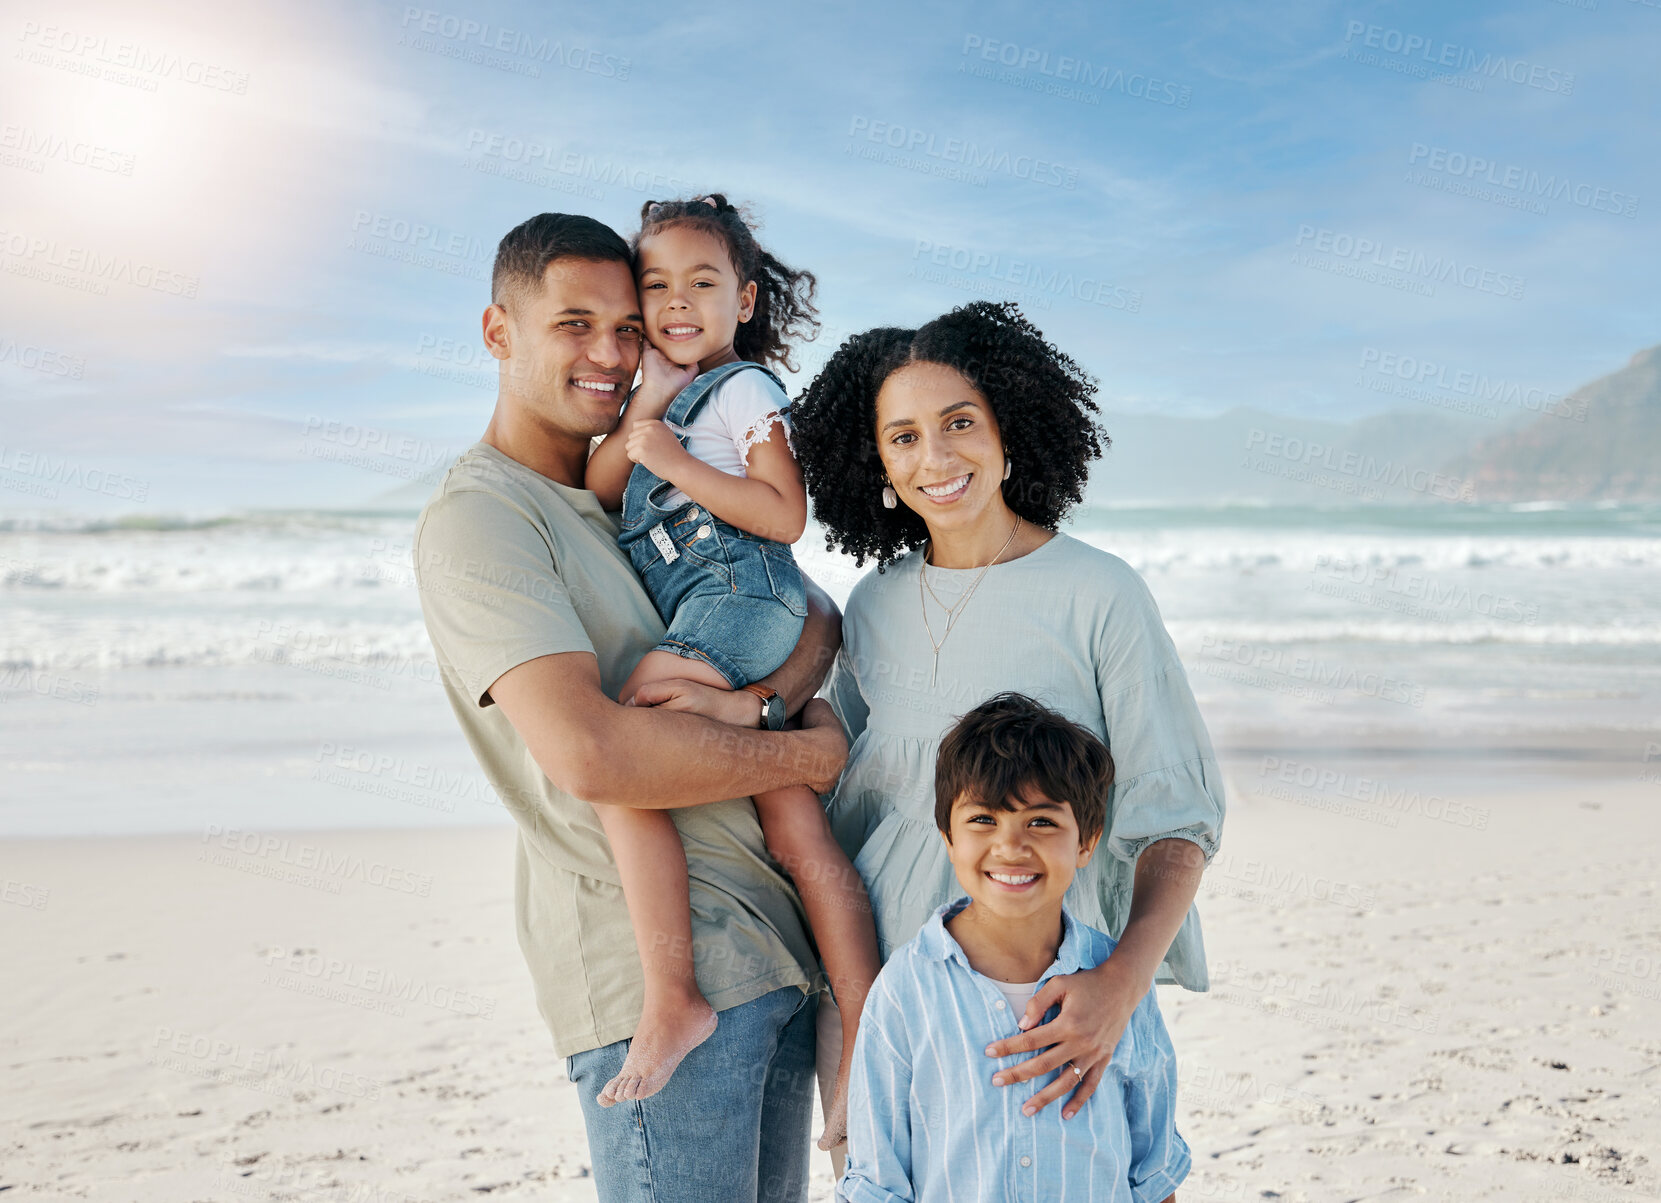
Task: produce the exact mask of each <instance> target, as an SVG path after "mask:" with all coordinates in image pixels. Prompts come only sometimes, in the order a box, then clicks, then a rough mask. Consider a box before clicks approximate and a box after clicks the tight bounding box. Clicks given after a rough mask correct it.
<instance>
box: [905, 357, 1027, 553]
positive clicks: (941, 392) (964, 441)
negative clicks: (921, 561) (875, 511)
mask: <svg viewBox="0 0 1661 1203" xmlns="http://www.w3.org/2000/svg"><path fill="white" fill-rule="evenodd" d="M877 451H878V454H879V455H880V456H881V457H882V466H883V469H884V470H885V471H886V472H887V473H888V480H889V483H890V484H892V485H893V486H894V492H895V493H896V494H898V495H899V499H900V504H902V505H905V506H909V507H910V508H911V509H913V510H915V511H916V512H917V513H918V514H919V515H921V516H922V519H923V521H924V522H925V523H927V524H928V527H929V530H930V532H931V534H932V533H935V532H938V531H948V530H951V531H956V530H965V529H968V528H970V527H973V526H975V525H976V524H977V523H980V522H983V521H987V520H990V519H993V518H995V519H996V520H997V521H998V522H999V523H1001V524H1003V525H1005V526H1007V525H1008V522H1009V518H1008V514H1009V512H1010V511H1009V507H1008V506H1007V505H1006V504H1005V502H1004V499H1003V491H1002V484H1003V474H1004V452H1003V440H1002V439H1001V438H1000V437H999V434H998V420H997V418H996V417H994V416H993V414H992V406H991V404H990V403H989V402H988V401H987V400H986V397H985V396H984V395H982V393H981V392H980V390H979V389H977V388H975V386H974V385H973V384H971V383H969V381H968V379H967V378H965V377H964V375H963V374H962V373H961V372H959V371H958V370H957V369H955V368H949V367H946V366H945V365H944V364H938V363H908V364H906V365H905V366H904V367H902V368H899V369H897V370H895V371H894V372H892V373H890V375H889V377H888V379H887V380H885V381H883V385H882V388H881V389H880V390H879V391H878V393H877Z"/></svg>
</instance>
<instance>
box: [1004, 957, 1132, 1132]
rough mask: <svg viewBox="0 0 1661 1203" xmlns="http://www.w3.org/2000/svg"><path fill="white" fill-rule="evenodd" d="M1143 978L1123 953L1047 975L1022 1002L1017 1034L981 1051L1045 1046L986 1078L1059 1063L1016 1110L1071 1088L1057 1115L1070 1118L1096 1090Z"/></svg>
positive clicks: (1035, 1106) (1028, 1110)
mask: <svg viewBox="0 0 1661 1203" xmlns="http://www.w3.org/2000/svg"><path fill="white" fill-rule="evenodd" d="M1149 984H1150V983H1148V982H1145V981H1142V980H1140V975H1139V974H1138V973H1137V972H1136V971H1135V970H1133V969H1132V968H1131V966H1130V965H1129V963H1128V959H1127V960H1121V959H1120V958H1117V957H1112V956H1110V957H1108V958H1107V960H1105V961H1103V962H1102V963H1101V964H1100V965H1098V966H1096V967H1095V968H1094V969H1085V970H1082V971H1080V972H1078V973H1069V974H1067V975H1065V976H1063V977H1052V978H1051V979H1050V980H1049V981H1048V982H1046V983H1044V988H1043V989H1042V990H1040V991H1038V993H1036V994H1034V995H1033V996H1032V1001H1031V1002H1029V1003H1027V1009H1026V1013H1025V1014H1024V1015H1023V1016H1022V1017H1021V1024H1020V1026H1021V1028H1022V1033H1021V1035H1019V1036H1011V1037H1010V1038H1009V1039H1007V1040H1000V1041H998V1042H997V1043H995V1044H992V1045H988V1046H987V1049H986V1055H987V1056H988V1057H1008V1056H1012V1055H1014V1054H1016V1053H1027V1052H1034V1051H1036V1050H1039V1049H1046V1050H1048V1051H1045V1052H1041V1053H1039V1055H1038V1056H1036V1057H1028V1058H1027V1059H1026V1060H1025V1061H1023V1062H1021V1063H1020V1064H1019V1065H1016V1066H1014V1067H1013V1068H1011V1069H1001V1070H999V1071H998V1072H997V1073H996V1074H994V1075H993V1077H992V1084H993V1085H994V1086H1011V1085H1014V1084H1015V1083H1017V1082H1025V1081H1028V1080H1030V1079H1032V1078H1037V1077H1042V1076H1044V1075H1045V1074H1050V1073H1054V1072H1055V1071H1056V1070H1057V1069H1060V1070H1061V1074H1060V1076H1059V1077H1057V1078H1056V1080H1055V1081H1054V1082H1051V1083H1050V1084H1049V1085H1048V1086H1046V1087H1044V1089H1043V1090H1040V1091H1039V1092H1038V1093H1037V1094H1036V1095H1034V1096H1033V1097H1032V1098H1031V1099H1029V1100H1028V1101H1027V1102H1026V1103H1025V1104H1023V1105H1022V1107H1021V1113H1022V1114H1023V1115H1037V1114H1038V1113H1039V1112H1040V1111H1042V1110H1043V1109H1044V1108H1045V1107H1047V1106H1049V1105H1050V1104H1051V1103H1053V1102H1055V1100H1057V1099H1059V1098H1060V1097H1061V1096H1062V1095H1064V1094H1066V1093H1068V1092H1069V1091H1071V1092H1072V1098H1070V1099H1068V1100H1067V1105H1066V1106H1065V1107H1063V1108H1062V1111H1061V1118H1062V1119H1072V1118H1073V1116H1075V1115H1077V1114H1078V1112H1079V1108H1080V1107H1082V1106H1084V1104H1085V1102H1086V1100H1088V1099H1089V1098H1090V1096H1091V1095H1093V1094H1095V1093H1096V1087H1097V1085H1098V1084H1100V1082H1101V1080H1102V1075H1103V1074H1104V1073H1106V1072H1107V1066H1108V1063H1109V1062H1110V1061H1111V1060H1112V1059H1113V1050H1114V1049H1115V1048H1116V1047H1117V1046H1118V1044H1119V1038H1120V1037H1121V1036H1123V1035H1124V1034H1125V1027H1126V1025H1127V1024H1129V1023H1130V1017H1131V1015H1132V1013H1133V1012H1135V1010H1136V1007H1137V1004H1138V1003H1140V1002H1141V1001H1142V998H1143V996H1144V995H1146V994H1147V992H1148V987H1149ZM1057 1003H1059V1004H1060V1005H1061V1013H1060V1014H1058V1015H1057V1016H1056V1017H1055V1018H1054V1019H1052V1020H1050V1022H1048V1023H1045V1024H1040V1023H1039V1022H1038V1021H1039V1020H1041V1019H1042V1018H1043V1017H1044V1012H1046V1011H1048V1010H1049V1009H1050V1008H1051V1007H1052V1006H1055V1005H1056V1004H1057ZM1035 1025H1036V1026H1035ZM1064 1066H1066V1067H1067V1068H1063V1067H1064ZM1072 1067H1077V1068H1079V1069H1082V1070H1083V1071H1084V1074H1083V1076H1082V1077H1081V1076H1080V1075H1078V1074H1076V1073H1074V1072H1073V1069H1072Z"/></svg>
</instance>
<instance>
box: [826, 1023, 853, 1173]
mask: <svg viewBox="0 0 1661 1203" xmlns="http://www.w3.org/2000/svg"><path fill="white" fill-rule="evenodd" d="M845 1048H847V1049H848V1050H849V1051H847V1052H844V1053H843V1054H842V1064H840V1065H838V1066H837V1067H836V1089H835V1090H833V1091H832V1092H831V1099H830V1102H829V1103H827V1104H826V1105H825V1130H824V1131H823V1132H821V1133H820V1134H819V1147H820V1148H821V1149H823V1150H824V1151H825V1152H827V1153H828V1152H830V1151H831V1150H832V1149H834V1148H836V1146H837V1145H840V1144H846V1143H847V1142H848V1073H849V1070H850V1068H851V1066H852V1064H853V1061H852V1051H851V1050H852V1048H853V1045H851V1044H849V1045H846V1046H845Z"/></svg>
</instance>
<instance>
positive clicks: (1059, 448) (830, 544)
mask: <svg viewBox="0 0 1661 1203" xmlns="http://www.w3.org/2000/svg"><path fill="white" fill-rule="evenodd" d="M910 363H938V364H942V365H944V366H946V367H949V368H954V369H956V370H957V371H958V372H960V373H962V375H963V377H964V378H965V379H966V380H968V381H969V383H970V384H972V385H973V386H974V387H975V388H976V389H977V390H978V391H979V392H980V394H981V395H982V396H984V397H985V398H986V400H987V402H988V403H989V404H990V405H991V407H992V413H993V415H994V416H995V417H996V418H997V420H998V429H999V431H1000V433H1001V434H1002V436H1003V444H1004V450H1005V452H1006V454H1007V455H1008V457H1009V461H1010V465H1011V468H1012V471H1011V473H1010V477H1009V479H1008V480H1006V481H1005V482H1004V485H1003V494H1004V500H1005V501H1006V502H1007V503H1008V504H1009V508H1010V509H1012V510H1014V511H1015V512H1016V513H1017V514H1019V515H1020V516H1021V517H1023V518H1025V519H1026V520H1027V521H1028V522H1031V523H1033V524H1034V525H1036V526H1042V527H1044V528H1045V529H1047V530H1054V529H1055V528H1056V527H1057V526H1058V525H1059V524H1060V522H1061V520H1062V519H1063V518H1065V517H1066V516H1067V513H1068V512H1069V511H1070V510H1071V509H1072V507H1073V506H1074V505H1076V504H1078V502H1080V501H1081V500H1083V497H1084V486H1085V482H1086V481H1087V480H1088V479H1089V475H1090V469H1089V465H1090V461H1091V460H1093V459H1099V458H1100V457H1101V454H1102V451H1103V449H1104V448H1106V447H1107V446H1108V445H1109V444H1110V443H1111V440H1110V439H1109V438H1108V437H1107V435H1106V433H1104V432H1103V431H1101V430H1100V429H1099V428H1098V426H1097V424H1096V414H1097V413H1098V410H1097V408H1096V402H1095V394H1096V382H1095V380H1094V379H1093V378H1092V377H1091V376H1090V375H1089V374H1088V373H1087V372H1085V371H1084V370H1083V369H1082V368H1080V367H1079V366H1078V364H1076V363H1075V362H1073V360H1072V358H1071V357H1070V356H1068V355H1065V354H1063V353H1062V352H1061V351H1059V350H1057V349H1056V348H1055V347H1054V346H1053V345H1051V344H1050V343H1048V342H1046V341H1044V336H1043V335H1042V334H1040V333H1039V331H1038V330H1037V328H1036V327H1034V326H1033V324H1032V323H1031V322H1029V321H1027V319H1026V318H1025V317H1023V316H1022V314H1021V311H1020V309H1019V308H1017V307H1016V306H1015V304H1014V303H1012V302H1009V301H1005V302H1003V303H1001V304H993V303H992V302H990V301H975V302H973V303H972V304H968V305H963V306H960V307H959V308H957V309H954V310H952V311H951V312H950V313H947V314H944V315H942V316H941V317H937V318H935V319H934V320H933V321H931V322H929V323H927V324H926V325H924V326H921V327H919V328H918V329H916V330H902V329H899V328H897V327H892V326H885V327H883V328H881V329H877V330H867V331H866V332H865V333H864V334H856V335H854V336H853V337H852V338H850V339H848V340H847V341H846V342H844V343H843V344H842V345H841V346H840V347H838V348H837V350H836V353H835V354H834V355H832V356H831V358H830V361H829V362H828V363H826V364H825V367H824V369H823V370H822V371H821V372H820V373H819V375H818V376H817V377H815V378H814V381H813V383H812V384H810V385H809V386H808V388H807V392H806V393H804V394H803V395H802V396H801V397H800V398H799V399H798V400H797V401H796V402H795V403H794V404H793V405H792V406H791V409H790V413H791V422H792V426H793V428H794V429H793V432H792V435H791V442H792V445H793V446H794V448H795V452H796V459H797V461H798V462H799V463H800V464H801V466H802V478H803V481H804V483H806V485H807V490H808V495H809V496H810V497H812V499H813V514H814V517H815V518H817V519H818V520H819V522H820V523H821V524H823V526H824V527H825V547H826V548H827V549H830V550H834V549H836V548H838V547H840V548H841V550H842V551H844V552H846V553H847V554H849V555H851V556H853V557H854V563H856V564H860V565H863V564H864V563H865V560H866V558H867V557H870V558H872V559H875V560H876V561H877V570H878V571H879V572H880V571H882V570H883V569H884V568H886V567H887V566H888V565H889V564H891V563H893V562H894V561H895V560H897V559H899V558H900V557H901V556H902V555H904V554H905V553H906V552H907V551H909V550H910V549H911V548H913V547H917V546H920V545H921V544H922V542H923V541H924V540H925V539H926V538H927V537H928V528H927V527H926V526H925V525H924V523H923V519H922V517H921V516H919V515H918V514H917V513H916V512H914V511H913V510H911V509H910V508H909V507H907V506H906V505H904V504H901V505H898V506H896V507H895V508H893V509H891V510H890V509H885V508H884V507H883V504H882V488H883V485H885V484H886V483H887V478H886V475H885V473H884V471H883V466H882V458H881V456H879V455H878V453H877V438H876V433H877V393H878V391H879V390H880V389H881V388H882V386H883V382H884V381H885V380H887V379H888V377H889V376H890V375H891V374H892V373H894V372H895V371H897V370H899V369H900V368H902V367H904V366H905V365H906V364H910Z"/></svg>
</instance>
